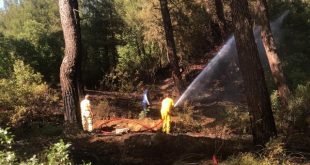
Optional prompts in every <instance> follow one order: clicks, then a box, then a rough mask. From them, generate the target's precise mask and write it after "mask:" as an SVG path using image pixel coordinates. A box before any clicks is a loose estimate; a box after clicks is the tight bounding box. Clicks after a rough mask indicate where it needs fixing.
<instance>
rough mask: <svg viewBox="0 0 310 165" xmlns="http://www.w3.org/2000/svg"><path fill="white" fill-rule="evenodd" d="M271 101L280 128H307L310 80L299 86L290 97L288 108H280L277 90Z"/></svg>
mask: <svg viewBox="0 0 310 165" xmlns="http://www.w3.org/2000/svg"><path fill="white" fill-rule="evenodd" d="M271 102H272V108H273V111H274V116H275V120H276V124H277V126H278V128H280V129H281V130H285V129H286V128H288V127H292V126H293V127H295V128H297V129H305V128H306V126H307V125H306V120H307V117H308V116H309V108H310V82H308V83H306V84H305V85H298V86H297V88H296V89H295V90H294V91H293V93H292V95H291V97H290V98H289V101H288V107H287V109H280V106H279V105H280V103H279V99H278V94H277V91H274V92H273V93H272V95H271Z"/></svg>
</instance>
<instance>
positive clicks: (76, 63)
mask: <svg viewBox="0 0 310 165" xmlns="http://www.w3.org/2000/svg"><path fill="white" fill-rule="evenodd" d="M59 12H60V19H61V25H62V29H63V34H64V40H65V55H64V58H63V61H62V64H61V66H60V84H61V90H62V97H63V101H64V116H65V121H66V122H67V123H69V124H79V123H81V115H80V108H79V107H80V106H79V80H80V78H79V77H80V74H81V72H80V70H81V60H82V59H81V58H82V56H81V34H80V22H79V13H78V2H77V0H59Z"/></svg>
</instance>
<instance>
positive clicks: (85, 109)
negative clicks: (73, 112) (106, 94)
mask: <svg viewBox="0 0 310 165" xmlns="http://www.w3.org/2000/svg"><path fill="white" fill-rule="evenodd" d="M81 117H82V125H83V130H84V131H88V132H91V131H92V130H93V112H92V110H91V106H90V101H89V95H85V98H84V100H82V101H81Z"/></svg>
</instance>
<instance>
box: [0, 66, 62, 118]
mask: <svg viewBox="0 0 310 165" xmlns="http://www.w3.org/2000/svg"><path fill="white" fill-rule="evenodd" d="M0 93H1V94H0V107H1V108H3V109H6V110H8V111H9V116H8V117H10V118H11V124H17V123H19V122H20V121H23V119H25V117H26V116H28V115H30V114H33V113H34V112H35V111H40V110H42V107H43V106H42V104H43V103H46V102H47V103H51V102H55V101H57V100H58V99H57V98H56V97H54V96H52V95H50V94H49V88H48V86H47V84H46V83H44V82H43V81H42V75H41V74H40V73H36V72H35V71H34V70H33V69H32V68H31V67H30V66H29V65H26V64H24V62H23V61H21V60H16V61H15V63H14V65H13V73H12V75H10V77H9V78H7V79H0ZM0 122H2V121H0Z"/></svg>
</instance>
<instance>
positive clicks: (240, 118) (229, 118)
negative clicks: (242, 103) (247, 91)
mask: <svg viewBox="0 0 310 165" xmlns="http://www.w3.org/2000/svg"><path fill="white" fill-rule="evenodd" d="M226 123H227V125H228V126H229V127H230V128H231V129H233V130H234V131H236V132H239V133H249V130H250V128H249V126H250V117H249V112H248V110H247V109H246V108H244V107H238V106H235V107H232V108H228V109H227V110H226Z"/></svg>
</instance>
